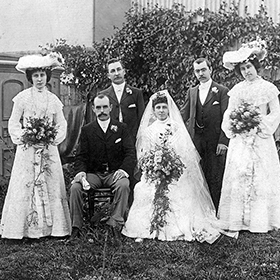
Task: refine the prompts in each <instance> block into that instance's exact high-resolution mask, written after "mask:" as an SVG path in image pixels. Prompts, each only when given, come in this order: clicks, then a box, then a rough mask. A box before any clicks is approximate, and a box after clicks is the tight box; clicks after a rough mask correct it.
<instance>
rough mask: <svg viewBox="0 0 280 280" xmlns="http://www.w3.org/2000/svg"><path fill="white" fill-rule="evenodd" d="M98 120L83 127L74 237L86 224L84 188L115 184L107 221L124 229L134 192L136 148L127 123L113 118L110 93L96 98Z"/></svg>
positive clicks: (73, 205) (77, 163) (73, 214)
mask: <svg viewBox="0 0 280 280" xmlns="http://www.w3.org/2000/svg"><path fill="white" fill-rule="evenodd" d="M92 108H93V111H94V113H95V114H96V117H97V120H95V121H93V122H92V123H89V124H87V125H85V126H84V127H82V130H81V136H80V145H79V149H78V152H77V154H76V157H75V173H76V176H75V178H74V180H73V182H72V186H71V190H70V213H71V220H72V234H71V239H74V238H76V237H79V235H80V230H81V228H82V226H83V196H82V194H83V192H84V191H85V190H86V189H89V188H93V189H94V188H100V187H105V188H108V187H109V188H111V190H112V192H113V194H114V199H113V203H112V213H111V216H110V218H109V220H108V221H107V224H108V225H109V226H111V227H113V230H114V232H116V231H117V232H120V230H121V228H122V226H123V224H124V215H125V211H126V209H127V203H128V196H129V192H130V188H129V183H130V181H129V180H130V178H131V177H132V176H133V170H134V167H135V165H136V152H135V147H134V145H133V141H132V139H131V136H130V135H129V133H128V130H127V127H126V125H125V124H124V123H121V122H118V121H115V120H112V119H110V112H111V110H112V105H111V103H110V100H109V98H108V97H107V96H106V95H103V94H101V95H98V96H96V97H95V98H94V100H93V106H92Z"/></svg>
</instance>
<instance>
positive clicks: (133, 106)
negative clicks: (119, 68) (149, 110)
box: [99, 84, 145, 141]
mask: <svg viewBox="0 0 280 280" xmlns="http://www.w3.org/2000/svg"><path fill="white" fill-rule="evenodd" d="M99 94H105V95H107V96H109V98H110V101H111V104H112V105H113V107H112V111H111V118H112V120H117V121H119V113H120V109H121V113H122V117H123V120H122V121H123V122H124V123H126V124H127V128H128V131H129V132H130V134H131V137H132V139H133V140H134V141H136V135H137V130H138V127H139V124H140V121H141V118H142V114H143V112H144V109H145V105H144V99H143V94H142V91H141V90H140V89H138V88H135V87H132V86H129V85H127V84H125V86H124V90H123V92H122V96H121V100H120V102H119V101H118V99H117V96H116V94H115V91H114V88H113V86H112V85H111V86H110V87H108V88H107V89H105V90H103V91H101V92H100V93H99Z"/></svg>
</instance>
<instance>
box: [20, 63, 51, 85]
mask: <svg viewBox="0 0 280 280" xmlns="http://www.w3.org/2000/svg"><path fill="white" fill-rule="evenodd" d="M38 71H43V72H45V73H46V75H47V83H48V82H49V81H50V79H51V77H52V70H51V68H49V67H48V68H29V69H26V71H25V73H26V78H27V80H28V82H30V83H31V84H33V82H32V75H33V74H34V73H35V72H38Z"/></svg>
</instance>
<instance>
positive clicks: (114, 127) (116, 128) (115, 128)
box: [110, 124, 118, 132]
mask: <svg viewBox="0 0 280 280" xmlns="http://www.w3.org/2000/svg"><path fill="white" fill-rule="evenodd" d="M110 129H111V130H112V131H113V132H117V131H118V127H117V126H116V125H113V124H112V125H111V128H110Z"/></svg>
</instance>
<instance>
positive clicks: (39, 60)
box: [16, 52, 64, 73]
mask: <svg viewBox="0 0 280 280" xmlns="http://www.w3.org/2000/svg"><path fill="white" fill-rule="evenodd" d="M63 64H64V59H63V57H62V55H61V54H60V53H57V52H51V53H49V54H47V55H41V54H31V55H25V56H23V57H21V58H20V59H19V60H18V63H17V65H16V69H17V70H18V71H20V72H22V73H25V72H26V70H27V69H34V68H42V69H44V68H50V69H51V70H54V69H55V68H57V67H62V66H63Z"/></svg>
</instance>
